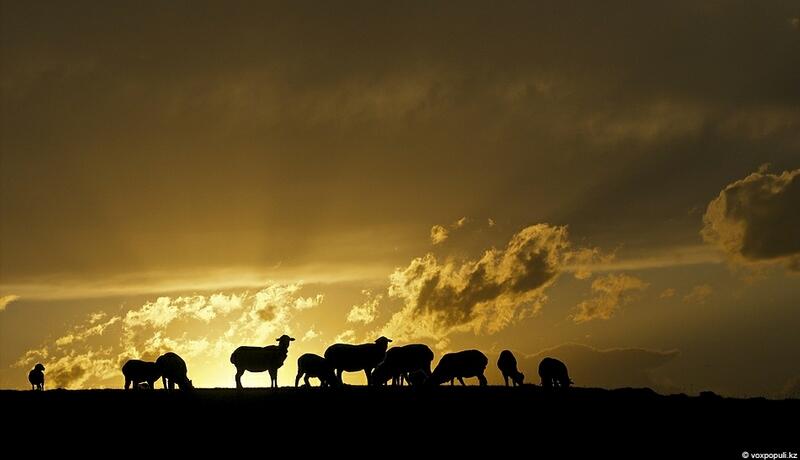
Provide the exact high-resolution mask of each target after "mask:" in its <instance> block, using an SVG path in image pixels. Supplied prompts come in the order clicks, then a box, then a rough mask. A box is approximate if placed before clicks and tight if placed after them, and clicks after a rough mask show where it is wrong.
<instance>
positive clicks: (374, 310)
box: [347, 290, 383, 324]
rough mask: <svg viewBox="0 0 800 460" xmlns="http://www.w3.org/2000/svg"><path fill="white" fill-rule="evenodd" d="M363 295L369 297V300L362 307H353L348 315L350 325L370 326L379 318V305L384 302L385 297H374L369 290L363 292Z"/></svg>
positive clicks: (379, 295) (380, 295)
mask: <svg viewBox="0 0 800 460" xmlns="http://www.w3.org/2000/svg"><path fill="white" fill-rule="evenodd" d="M361 293H362V294H364V295H366V296H367V300H365V301H364V302H363V303H361V304H360V305H353V307H352V308H351V309H350V312H349V313H348V314H347V322H348V323H364V324H369V323H371V322H373V321H375V318H376V317H377V316H378V305H379V304H380V303H381V300H383V295H382V294H377V295H373V294H372V292H370V291H369V290H363V291H361Z"/></svg>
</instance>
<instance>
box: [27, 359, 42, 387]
mask: <svg viewBox="0 0 800 460" xmlns="http://www.w3.org/2000/svg"><path fill="white" fill-rule="evenodd" d="M28 381H29V382H31V390H39V391H44V366H43V365H42V363H37V364H36V365H35V366H33V369H31V371H30V372H28Z"/></svg>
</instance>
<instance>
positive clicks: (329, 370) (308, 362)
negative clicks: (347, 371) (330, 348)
mask: <svg viewBox="0 0 800 460" xmlns="http://www.w3.org/2000/svg"><path fill="white" fill-rule="evenodd" d="M303 375H305V378H304V379H303V381H304V382H305V384H306V386H310V385H311V383H309V381H308V379H309V378H311V377H316V378H318V379H319V383H320V386H323V387H327V386H335V385H338V384H339V380H337V379H336V374H335V373H334V371H333V366H331V364H330V363H329V362H328V360H327V359H325V358H323V357H322V356H320V355H315V354H314V353H306V354H304V355H303V356H301V357H299V358H297V377H295V379H294V386H295V387H296V386H298V385H299V384H300V377H303Z"/></svg>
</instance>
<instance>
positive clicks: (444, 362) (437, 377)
mask: <svg viewBox="0 0 800 460" xmlns="http://www.w3.org/2000/svg"><path fill="white" fill-rule="evenodd" d="M488 364H489V359H488V358H487V357H486V355H484V354H483V353H481V352H480V351H478V350H464V351H459V352H457V353H447V354H446V355H444V356H442V359H441V360H440V361H439V364H438V365H437V366H436V369H434V370H433V374H431V376H430V377H429V378H428V379H427V380H426V383H427V384H428V385H441V384H443V383H444V382H448V381H449V382H450V384H451V385H452V384H453V379H458V381H459V382H461V385H465V383H464V377H478V381H479V382H480V384H481V386H484V385H486V377H485V376H484V375H483V373H484V371H485V370H486V366H487V365H488Z"/></svg>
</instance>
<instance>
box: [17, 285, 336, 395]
mask: <svg viewBox="0 0 800 460" xmlns="http://www.w3.org/2000/svg"><path fill="white" fill-rule="evenodd" d="M302 288H303V286H302V284H300V283H291V284H281V283H271V284H268V285H267V286H265V287H263V288H262V289H261V290H259V291H257V292H255V293H248V292H240V293H233V294H222V293H218V294H213V295H210V296H202V295H195V296H183V297H174V298H173V297H166V296H162V297H159V298H157V299H155V300H153V301H148V302H145V303H144V304H143V305H141V306H140V307H139V308H135V309H131V310H129V311H128V312H127V313H126V314H124V315H118V316H112V317H110V318H109V317H108V315H107V314H106V313H105V312H102V311H101V312H95V313H91V314H89V315H87V317H86V319H85V320H84V321H83V322H82V323H80V324H78V325H76V326H74V327H72V328H71V329H70V331H69V332H68V333H66V334H64V335H62V336H61V337H58V338H56V339H55V340H54V341H53V342H54V345H52V346H46V345H45V346H42V347H39V348H35V349H31V350H28V351H26V352H25V353H24V354H23V355H22V356H20V358H19V359H18V360H17V361H16V363H15V364H14V366H16V367H28V366H32V365H33V364H34V363H36V362H43V363H45V366H46V367H47V374H48V379H49V381H50V382H53V384H55V385H57V386H63V387H70V388H80V387H83V386H86V385H87V384H89V383H91V384H93V385H97V383H98V382H103V381H104V380H108V379H114V378H118V377H119V376H120V367H121V366H122V364H123V363H124V362H125V361H126V360H128V359H132V358H136V359H145V360H154V359H156V358H157V357H158V356H159V355H161V354H163V353H164V352H166V351H173V352H175V353H178V354H179V355H181V356H182V357H183V358H184V359H187V361H188V360H191V359H208V360H213V361H215V362H216V361H220V357H221V356H223V355H225V354H228V353H230V352H231V351H232V350H233V349H234V348H235V346H236V345H239V344H267V343H274V341H275V337H276V336H277V335H280V334H283V333H289V332H290V330H291V322H292V320H293V319H294V317H295V315H296V314H297V313H298V312H301V311H305V310H307V309H310V308H314V307H316V306H318V305H320V304H321V303H322V302H323V301H324V296H323V295H322V294H315V295H310V296H301V295H300V291H301V289H302ZM176 323H181V326H182V327H180V328H175V327H173V325H174V324H176ZM176 331H182V332H176ZM310 334H318V333H316V332H314V331H309V333H307V334H306V336H304V337H311V335H310ZM101 335H105V336H106V337H111V338H112V339H110V340H109V339H103V341H102V344H100V343H98V341H96V340H90V339H91V338H93V337H98V336H101ZM315 336H316V335H315ZM116 383H118V382H114V386H116Z"/></svg>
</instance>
